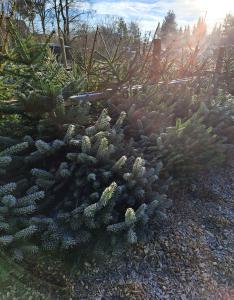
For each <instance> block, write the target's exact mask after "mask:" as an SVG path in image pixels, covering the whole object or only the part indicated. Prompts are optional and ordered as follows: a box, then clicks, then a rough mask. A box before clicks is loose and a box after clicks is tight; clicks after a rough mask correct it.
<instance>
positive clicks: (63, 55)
mask: <svg viewBox="0 0 234 300" xmlns="http://www.w3.org/2000/svg"><path fill="white" fill-rule="evenodd" d="M59 41H60V45H61V51H62V60H63V64H64V67H65V68H66V69H67V55H66V49H65V45H64V39H63V37H62V36H61V35H60V36H59Z"/></svg>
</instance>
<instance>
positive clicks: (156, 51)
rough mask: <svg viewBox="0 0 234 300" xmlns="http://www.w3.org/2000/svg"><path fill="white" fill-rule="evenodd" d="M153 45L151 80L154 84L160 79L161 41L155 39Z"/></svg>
mask: <svg viewBox="0 0 234 300" xmlns="http://www.w3.org/2000/svg"><path fill="white" fill-rule="evenodd" d="M152 43H153V55H152V64H151V69H150V79H151V81H152V82H154V83H155V82H157V81H158V80H159V78H160V57H161V50H162V46H161V40H160V39H154V40H153V41H152Z"/></svg>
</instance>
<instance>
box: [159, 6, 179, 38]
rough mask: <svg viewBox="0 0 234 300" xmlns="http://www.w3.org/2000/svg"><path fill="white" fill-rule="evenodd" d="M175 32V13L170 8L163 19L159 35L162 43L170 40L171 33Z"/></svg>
mask: <svg viewBox="0 0 234 300" xmlns="http://www.w3.org/2000/svg"><path fill="white" fill-rule="evenodd" d="M176 32H177V23H176V15H175V13H174V12H173V11H172V10H169V11H168V13H167V15H166V16H165V18H164V20H163V23H162V27H161V32H160V37H161V39H162V41H163V42H164V43H167V42H169V41H170V40H171V41H172V39H173V35H174V34H176Z"/></svg>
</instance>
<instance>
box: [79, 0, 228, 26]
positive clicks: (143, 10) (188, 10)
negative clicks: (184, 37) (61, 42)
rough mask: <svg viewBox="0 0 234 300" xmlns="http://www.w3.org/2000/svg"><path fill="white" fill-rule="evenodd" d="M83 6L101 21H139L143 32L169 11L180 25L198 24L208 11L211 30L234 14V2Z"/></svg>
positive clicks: (173, 0)
mask: <svg viewBox="0 0 234 300" xmlns="http://www.w3.org/2000/svg"><path fill="white" fill-rule="evenodd" d="M83 6H84V7H85V8H91V9H93V10H95V11H96V13H97V17H98V18H100V17H103V16H105V15H115V16H119V17H124V18H125V19H126V20H128V21H130V20H135V21H138V22H139V23H140V25H141V29H142V30H154V29H155V27H156V26H157V23H158V22H161V21H162V19H163V17H164V16H165V14H166V13H167V11H168V10H174V12H175V14H176V17H177V23H178V24H179V25H181V26H183V25H187V24H193V23H195V22H196V20H197V19H198V18H199V17H200V16H205V14H206V12H207V17H206V20H207V23H208V26H209V27H210V28H211V27H212V26H213V25H214V24H215V23H220V22H221V21H222V20H223V18H224V17H225V15H226V13H233V14H234V0H165V1H162V0H136V1H133V0H100V1H99V0H91V1H84V2H83Z"/></svg>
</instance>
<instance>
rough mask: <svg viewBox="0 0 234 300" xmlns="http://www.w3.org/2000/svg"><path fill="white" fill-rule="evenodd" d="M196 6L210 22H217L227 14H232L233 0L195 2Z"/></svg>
mask: <svg viewBox="0 0 234 300" xmlns="http://www.w3.org/2000/svg"><path fill="white" fill-rule="evenodd" d="M195 3H196V5H197V7H198V8H199V9H202V10H203V11H204V12H206V13H207V18H208V20H210V21H219V20H221V19H223V18H224V17H225V15H226V14H227V13H231V12H234V1H233V0H221V1H218V0H197V1H196V2H195Z"/></svg>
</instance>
